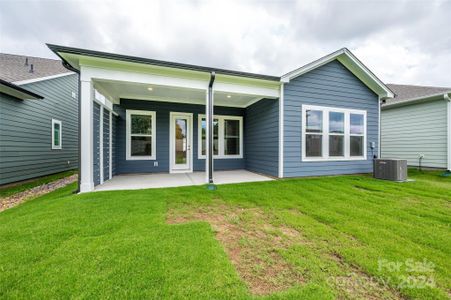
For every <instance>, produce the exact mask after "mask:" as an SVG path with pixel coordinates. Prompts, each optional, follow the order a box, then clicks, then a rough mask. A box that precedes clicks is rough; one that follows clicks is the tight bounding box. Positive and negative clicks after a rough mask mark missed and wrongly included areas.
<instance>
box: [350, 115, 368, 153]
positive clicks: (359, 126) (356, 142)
mask: <svg viewBox="0 0 451 300" xmlns="http://www.w3.org/2000/svg"><path fill="white" fill-rule="evenodd" d="M350 123H351V126H350V128H349V129H350V135H351V156H363V143H364V138H365V135H364V120H363V115H360V114H351V115H350Z"/></svg>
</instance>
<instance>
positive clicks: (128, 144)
mask: <svg viewBox="0 0 451 300" xmlns="http://www.w3.org/2000/svg"><path fill="white" fill-rule="evenodd" d="M132 115H141V116H151V117H152V124H151V126H152V134H151V135H150V136H151V139H152V155H150V156H132V155H131V137H132V136H149V134H131V129H132V128H131V127H132V126H131V116H132ZM125 122H126V125H125V127H126V159H127V160H156V157H157V127H156V124H157V122H156V113H155V111H147V110H131V109H127V110H126V121H125Z"/></svg>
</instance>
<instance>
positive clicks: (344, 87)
mask: <svg viewBox="0 0 451 300" xmlns="http://www.w3.org/2000/svg"><path fill="white" fill-rule="evenodd" d="M302 105H318V106H326V107H337V108H348V109H359V110H366V111H367V144H369V143H370V142H375V144H376V148H375V149H374V150H372V149H371V148H370V147H369V146H367V151H368V153H367V160H358V161H357V160H351V161H349V160H348V161H325V162H303V161H302V128H301V123H302ZM378 105H379V104H378V96H377V95H376V94H375V93H373V92H372V91H371V90H370V89H369V88H368V87H367V86H366V85H364V84H363V83H362V82H361V81H360V80H359V79H358V78H357V77H355V76H354V74H352V73H351V72H350V71H349V70H348V69H347V68H346V67H345V66H343V65H342V64H341V63H340V62H338V61H336V60H335V61H332V62H330V63H328V64H326V65H323V66H321V67H319V68H317V69H315V70H312V71H310V72H308V73H306V74H303V75H301V76H299V77H296V78H294V79H292V80H291V81H290V82H289V83H286V84H285V85H284V177H296V176H319V175H337V174H352V173H367V172H371V171H372V159H373V154H377V152H378V147H379V145H378V130H379V127H378V126H379V124H378V119H379V115H378V114H379V108H378Z"/></svg>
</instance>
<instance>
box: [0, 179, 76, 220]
mask: <svg viewBox="0 0 451 300" xmlns="http://www.w3.org/2000/svg"><path fill="white" fill-rule="evenodd" d="M77 178H78V175H77V174H74V175H72V176H68V177H65V178H62V179H58V180H55V181H52V182H49V183H46V184H42V185H40V186H37V187H34V188H31V189H29V190H26V191H23V192H20V193H17V194H14V195H12V196H8V197H5V198H0V212H1V211H4V210H6V209H8V208H11V207H14V206H16V205H18V204H20V203H22V202H24V201H27V200H30V199H32V198H36V197H39V196H42V195H44V194H47V193H50V192H52V191H54V190H56V189H59V188H61V187H64V186H66V185H68V184H71V183H72V182H75V181H76V180H77Z"/></svg>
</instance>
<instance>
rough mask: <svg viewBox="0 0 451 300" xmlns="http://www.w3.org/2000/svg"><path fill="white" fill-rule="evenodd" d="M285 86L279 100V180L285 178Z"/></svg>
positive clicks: (281, 87) (281, 90)
mask: <svg viewBox="0 0 451 300" xmlns="http://www.w3.org/2000/svg"><path fill="white" fill-rule="evenodd" d="M283 89H284V84H283V83H282V84H281V86H280V98H279V178H283V171H284V170H283V168H284V162H283V160H284V155H283V154H284V153H283V151H284V148H283V147H284V122H285V120H284V90H283Z"/></svg>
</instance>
